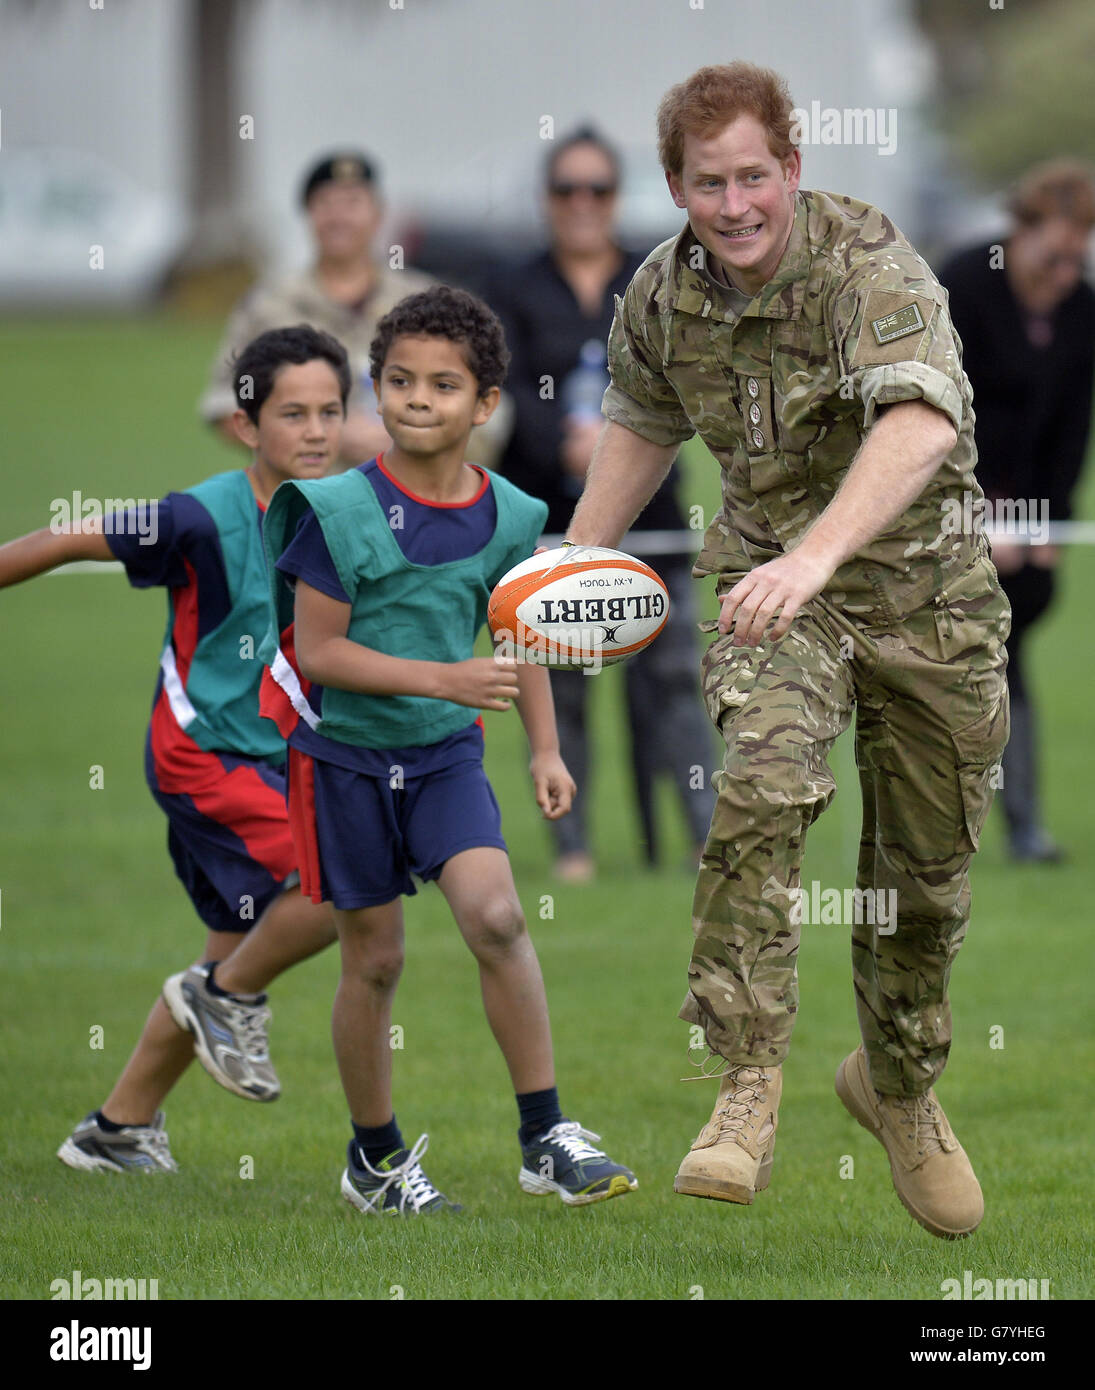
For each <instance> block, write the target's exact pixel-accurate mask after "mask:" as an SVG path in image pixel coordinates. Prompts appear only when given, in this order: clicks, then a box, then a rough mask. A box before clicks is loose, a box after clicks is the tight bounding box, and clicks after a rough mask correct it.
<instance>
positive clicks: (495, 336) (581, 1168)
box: [262, 286, 637, 1214]
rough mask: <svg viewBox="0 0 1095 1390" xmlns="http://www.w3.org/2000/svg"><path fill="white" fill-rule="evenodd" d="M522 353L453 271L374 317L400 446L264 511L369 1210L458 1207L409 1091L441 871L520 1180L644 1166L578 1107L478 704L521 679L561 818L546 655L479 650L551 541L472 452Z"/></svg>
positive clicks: (293, 761)
mask: <svg viewBox="0 0 1095 1390" xmlns="http://www.w3.org/2000/svg"><path fill="white" fill-rule="evenodd" d="M507 360H508V353H507V351H506V347H505V342H504V339H503V336H502V330H501V326H500V325H499V323H498V321H497V319H496V318H495V317H494V315H493V314H492V313H491V312H490V310H489V309H488V308H487V307H486V305H484V304H482V303H481V302H480V301H479V300H477V299H475V298H474V297H473V296H471V295H469V294H466V293H464V292H463V291H460V290H453V289H449V288H448V287H446V286H438V287H436V288H434V289H431V290H427V291H425V292H424V293H421V294H416V295H411V296H409V297H408V298H406V299H404V300H402V301H401V302H400V303H399V304H398V305H397V306H396V307H395V309H393V310H392V311H391V313H389V314H388V315H386V316H385V318H383V319H382V320H381V322H380V325H379V327H378V330H377V335H376V337H375V339H374V340H373V343H372V350H371V364H370V365H371V370H372V375H373V382H374V387H375V390H376V393H377V398H378V401H379V409H380V414H381V416H382V418H383V421H384V427H385V429H386V430H387V431H388V434H389V435H390V436H391V438H392V440H393V445H392V447H391V449H389V450H388V451H387V452H386V453H385V454H383V455H381V456H379V457H378V458H376V459H373V460H370V462H368V463H366V464H363V465H362V466H361V467H360V468H356V469H353V470H351V471H350V472H348V473H345V474H342V475H340V476H338V477H333V478H328V479H322V480H317V481H315V482H311V481H309V482H302V483H296V482H291V483H287V484H285V485H284V486H283V487H281V488H279V489H278V492H277V493H276V494H275V497H274V500H273V502H272V503H271V506H270V510H269V513H268V515H267V519H266V525H265V527H264V542H265V545H266V551H267V558H268V561H269V566H270V576H271V586H272V588H271V593H272V602H273V608H274V614H275V621H274V622H273V624H272V625H271V628H270V631H269V632H268V634H267V638H266V644H265V646H264V649H263V652H262V655H263V658H264V659H265V660H266V661H267V663H268V665H269V670H268V672H267V674H266V677H265V680H264V687H263V710H264V712H265V713H267V714H268V715H269V716H270V717H271V718H274V719H275V720H276V721H277V723H278V726H279V729H280V730H281V732H282V733H283V734H284V735H285V736H286V737H287V738H288V742H289V786H290V792H289V818H290V823H291V825H292V827H293V835H294V839H295V841H296V844H297V850H298V855H299V859H300V865H301V885H302V890H303V892H304V893H305V894H306V895H307V896H310V897H311V898H312V901H313V902H316V903H319V902H327V901H330V902H331V903H332V904H333V907H334V910H335V918H336V922H337V925H338V933H339V941H340V944H341V948H342V977H341V979H340V981H339V986H338V992H337V994H336V997H335V1005H334V1017H333V1035H334V1043H335V1053H336V1056H337V1059H338V1065H339V1070H340V1073H341V1077H342V1084H343V1088H344V1090H345V1092H346V1098H347V1100H348V1102H349V1106H350V1114H351V1119H352V1122H353V1129H354V1137H353V1139H352V1140H351V1142H350V1144H349V1148H348V1156H347V1165H346V1171H345V1173H344V1174H343V1177H342V1194H343V1196H344V1197H345V1198H346V1199H347V1200H348V1201H349V1202H351V1203H352V1204H353V1205H354V1206H355V1207H357V1208H358V1209H359V1210H361V1211H364V1212H370V1213H375V1214H389V1213H402V1214H412V1213H413V1214H417V1213H421V1212H433V1211H440V1210H443V1209H445V1208H451V1207H452V1206H453V1204H452V1203H450V1202H448V1201H447V1200H446V1198H445V1197H444V1196H442V1194H441V1193H440V1192H438V1191H437V1189H436V1188H434V1187H433V1185H432V1184H431V1183H430V1182H429V1180H428V1178H427V1177H426V1175H425V1173H424V1172H423V1171H422V1167H421V1164H420V1159H421V1156H422V1154H423V1153H424V1152H425V1147H426V1142H427V1141H426V1136H425V1135H423V1136H422V1137H421V1138H420V1139H419V1140H418V1142H417V1143H416V1144H415V1145H414V1146H413V1148H411V1149H408V1148H407V1146H406V1145H405V1144H404V1142H403V1137H402V1135H401V1133H400V1130H399V1126H398V1124H397V1123H396V1119H395V1115H394V1113H393V1109H392V1075H391V1072H392V1051H391V1048H390V1046H389V1027H390V1024H391V1011H392V1002H393V999H394V995H395V989H396V984H397V982H398V979H399V974H400V970H401V967H402V959H403V912H402V902H401V899H402V897H403V896H404V895H410V894H413V893H414V892H415V886H414V881H413V878H412V875H413V877H414V878H417V879H419V880H422V881H425V882H430V881H436V882H437V883H438V885H439V887H440V889H441V891H442V893H444V895H445V897H446V899H447V900H448V902H449V905H450V907H451V909H452V913H453V916H454V918H455V919H456V923H457V925H458V927H459V928H460V931H461V933H462V935H463V937H464V939H465V941H466V942H467V944H468V946H469V947H470V949H471V951H472V953H473V954H474V956H475V958H476V961H477V963H478V966H479V975H480V982H481V985H482V991H483V1002H484V1006H485V1009H486V1013H487V1018H488V1021H489V1022H490V1025H491V1029H492V1031H493V1033H494V1036H495V1038H496V1039H497V1040H498V1044H499V1046H500V1047H501V1049H502V1053H503V1055H504V1057H505V1060H506V1063H507V1066H508V1067H509V1071H510V1076H511V1079H512V1081H513V1086H514V1090H515V1092H516V1096H517V1105H518V1110H519V1113H520V1121H521V1123H520V1129H519V1132H518V1137H519V1141H520V1145H521V1151H522V1159H523V1162H522V1167H521V1170H520V1174H519V1181H520V1185H521V1187H522V1188H523V1189H524V1190H525V1191H526V1192H532V1193H557V1194H558V1195H559V1196H560V1197H561V1198H562V1200H563V1201H564V1202H566V1203H568V1204H569V1205H580V1204H585V1203H589V1202H596V1201H601V1200H603V1199H605V1198H608V1197H615V1196H617V1195H621V1194H623V1193H625V1192H629V1191H631V1190H632V1189H633V1188H635V1187H636V1186H637V1183H636V1181H635V1178H634V1176H633V1174H632V1173H631V1172H630V1171H629V1170H628V1169H627V1168H624V1167H623V1166H621V1165H620V1164H618V1163H614V1162H612V1160H611V1159H609V1158H608V1157H607V1156H606V1155H605V1154H604V1153H602V1152H601V1151H600V1150H599V1149H597V1148H595V1147H594V1143H595V1141H596V1139H597V1136H596V1135H594V1134H591V1133H590V1132H589V1131H588V1130H584V1129H583V1128H582V1127H581V1126H580V1125H579V1124H578V1123H577V1122H575V1121H573V1120H568V1119H566V1118H564V1116H563V1114H562V1111H561V1109H560V1106H559V1098H558V1094H557V1091H556V1087H555V1074H554V1068H553V1063H552V1047H551V1031H550V1026H549V1023H548V1013H547V1002H546V999H545V995H544V986H543V980H542V977H541V974H540V966H539V962H538V961H537V959H536V952H535V950H534V949H533V946H532V942H531V941H530V939H529V937H528V934H527V932H526V930H525V922H524V918H523V915H522V912H521V906H520V903H519V901H518V898H517V892H516V889H515V887H514V883H513V875H512V872H511V869H510V863H509V858H508V855H507V853H506V846H505V841H504V840H503V838H502V834H501V823H500V817H499V812H498V804H497V802H496V801H495V798H494V794H493V792H492V790H491V787H490V784H489V782H488V781H487V778H486V774H485V773H484V770H483V730H482V719H481V717H480V716H479V713H478V712H479V710H481V709H490V710H506V709H508V708H509V706H510V703H511V702H516V704H517V708H518V711H519V713H520V715H521V719H522V721H523V723H524V725H525V729H526V732H527V734H528V740H529V746H530V749H531V754H532V761H531V773H532V779H533V785H534V788H535V793H536V799H537V802H538V804H539V805H540V807H541V810H542V811H543V813H544V815H545V816H546V817H547V818H548V819H551V820H554V819H556V818H557V817H559V816H562V815H565V814H566V812H567V811H568V810H569V809H570V804H571V799H572V797H573V794H574V783H573V781H572V780H571V777H570V774H569V773H568V772H567V770H566V767H565V765H564V764H563V761H562V759H561V758H560V756H559V745H558V738H557V734H556V729H555V714H554V710H553V707H552V702H551V689H550V686H549V684H548V678H547V671H546V669H544V668H543V667H537V666H532V665H520V666H518V665H517V663H515V662H514V661H512V660H508V659H500V658H494V657H478V658H477V657H475V656H473V655H472V652H473V647H474V643H475V639H476V635H477V634H478V632H479V631H480V629H481V628H482V626H483V623H484V621H485V619H486V608H487V599H488V597H489V595H490V592H491V590H492V589H493V588H494V586H495V584H497V582H498V580H499V579H500V578H501V577H502V575H503V574H504V573H505V572H506V571H507V570H508V569H510V568H512V566H513V565H515V564H516V563H518V561H520V560H523V559H525V558H527V557H528V556H529V555H531V554H532V552H533V549H534V548H535V545H536V541H537V538H538V536H539V534H540V532H541V529H542V527H543V523H544V519H545V516H546V514H547V508H546V507H545V505H544V504H543V503H542V502H538V501H536V500H534V499H533V498H531V497H528V496H527V495H526V494H525V493H523V492H521V491H519V490H518V489H517V488H515V487H513V486H512V484H509V483H507V482H506V481H505V479H503V478H501V477H499V476H497V475H496V474H488V473H486V472H484V471H483V470H482V469H480V468H476V467H474V466H473V465H471V464H468V463H466V462H465V452H466V448H467V444H468V439H469V437H470V435H471V431H472V429H473V427H474V426H476V425H481V424H484V423H485V422H486V421H487V420H488V419H489V418H490V416H491V414H492V413H493V411H494V409H495V407H496V405H497V403H498V398H499V388H500V386H501V383H502V381H503V379H504V376H505V367H506V362H507Z"/></svg>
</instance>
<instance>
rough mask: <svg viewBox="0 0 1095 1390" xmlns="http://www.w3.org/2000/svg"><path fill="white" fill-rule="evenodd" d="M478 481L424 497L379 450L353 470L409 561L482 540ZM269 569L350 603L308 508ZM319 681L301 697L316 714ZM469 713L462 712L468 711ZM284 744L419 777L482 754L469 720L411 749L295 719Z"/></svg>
mask: <svg viewBox="0 0 1095 1390" xmlns="http://www.w3.org/2000/svg"><path fill="white" fill-rule="evenodd" d="M475 471H476V472H477V473H480V474H481V475H482V486H481V487H480V488H479V489H478V491H477V492H476V494H475V496H474V497H472V498H471V499H470V500H469V501H467V502H431V501H429V500H427V499H426V498H423V497H416V496H415V494H414V493H412V492H408V491H407V489H406V488H405V487H403V486H402V484H400V483H398V482H396V480H395V479H394V478H393V477H392V475H391V474H390V473H389V472H388V471H387V469H385V467H384V464H383V455H380V457H378V458H375V459H371V460H370V461H369V462H368V463H363V464H361V465H360V468H359V472H361V473H363V474H364V475H365V477H366V478H367V479H368V480H369V482H370V484H371V485H372V487H373V490H374V491H375V492H376V495H377V499H378V500H379V502H380V505H381V506H382V507H383V509H384V513H385V515H386V516H387V518H388V524H389V526H390V527H391V528H392V535H393V536H394V537H395V540H396V543H397V544H398V546H399V548H400V550H401V551H402V552H403V554H404V556H405V557H406V558H407V559H408V560H410V562H411V563H412V564H415V565H447V564H450V563H451V562H452V561H454V560H464V559H466V558H467V557H468V556H469V555H475V554H476V553H477V552H478V551H480V550H482V549H483V548H484V546H486V544H487V542H488V541H489V540H490V539H491V537H492V536H493V535H494V530H495V527H496V526H497V524H498V507H497V504H496V502H495V500H494V492H493V491H492V489H491V485H490V478H489V477H488V476H487V474H486V473H485V472H484V471H483V470H482V469H481V468H476V470H475ZM277 568H278V569H279V570H281V571H282V573H283V574H287V575H290V576H293V577H294V578H297V579H303V580H304V582H305V583H306V584H310V585H311V587H312V588H313V589H318V590H319V592H320V593H321V594H326V595H327V596H328V598H333V599H336V600H337V601H338V602H339V603H352V602H353V598H352V597H351V595H349V594H347V592H346V590H345V588H344V587H343V585H342V581H341V580H340V579H339V577H338V571H337V570H336V569H335V564H334V561H333V560H332V559H331V552H330V551H329V550H328V549H327V542H326V541H325V540H324V537H323V528H322V527H321V526H320V524H319V522H318V520H317V519H316V515H315V513H314V512H312V511H311V510H309V511H308V512H306V513H305V515H304V516H303V518H302V519H301V522H300V524H299V526H298V527H297V531H296V535H295V536H294V537H293V539H292V540H291V541H290V542H289V544H288V545H287V546H286V547H285V550H284V551H283V552H282V554H281V557H280V559H279V560H278V561H277ZM322 695H323V687H322V686H320V685H313V686H312V688H311V690H310V691H309V692H308V703H309V704H310V705H311V707H312V709H313V710H315V712H316V714H317V715H318V714H319V712H320V700H321V698H322ZM469 713H470V711H469ZM289 742H290V744H291V745H292V746H293V747H294V748H297V749H299V750H300V751H301V752H302V753H307V754H309V755H310V756H311V757H314V758H320V759H322V760H323V761H324V762H328V763H334V764H335V765H336V766H338V767H345V768H349V769H350V770H351V771H353V772H363V773H366V774H367V775H368V776H370V777H384V778H386V779H390V778H391V777H392V776H393V775H394V771H393V770H394V769H396V768H398V769H399V770H400V774H401V776H402V777H403V779H404V780H406V779H407V778H408V777H421V776H423V775H424V774H426V773H429V772H435V771H437V770H439V769H440V768H443V767H451V766H452V765H453V764H454V763H457V762H461V761H463V760H464V759H465V758H468V759H479V758H481V757H482V754H483V731H482V727H481V726H480V724H479V723H478V721H476V722H475V723H471V724H469V725H468V727H467V728H466V729H461V730H460V731H459V732H458V733H455V734H450V735H449V736H448V737H447V738H443V739H442V740H441V741H440V742H439V743H431V744H427V745H426V746H424V747H414V748H382V749H381V748H358V747H357V746H356V745H354V744H349V743H341V742H339V741H337V740H336V739H330V738H324V737H323V735H322V734H317V733H316V732H315V731H314V730H313V729H310V728H309V727H308V725H307V724H306V723H305V722H304V720H303V719H302V720H301V721H300V723H299V724H298V725H297V727H296V728H295V729H294V730H293V732H292V734H291V735H290V736H289Z"/></svg>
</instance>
